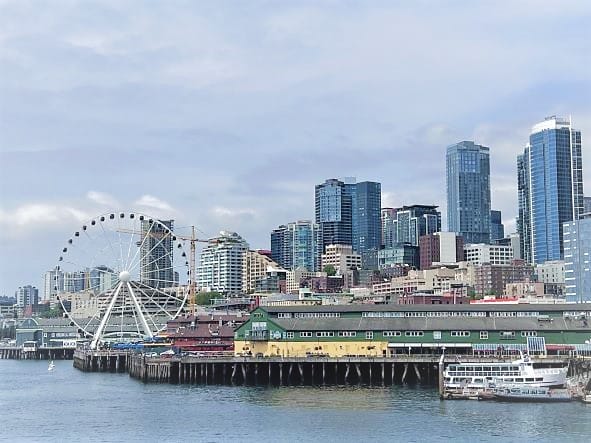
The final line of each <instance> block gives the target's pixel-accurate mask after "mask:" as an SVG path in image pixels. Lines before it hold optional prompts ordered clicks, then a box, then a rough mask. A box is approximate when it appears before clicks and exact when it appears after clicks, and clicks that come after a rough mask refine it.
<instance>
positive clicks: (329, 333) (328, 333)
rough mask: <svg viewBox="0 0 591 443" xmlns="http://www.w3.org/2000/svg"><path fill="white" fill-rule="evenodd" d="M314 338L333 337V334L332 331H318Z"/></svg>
mask: <svg viewBox="0 0 591 443" xmlns="http://www.w3.org/2000/svg"><path fill="white" fill-rule="evenodd" d="M316 337H334V332H332V331H320V332H317V333H316Z"/></svg>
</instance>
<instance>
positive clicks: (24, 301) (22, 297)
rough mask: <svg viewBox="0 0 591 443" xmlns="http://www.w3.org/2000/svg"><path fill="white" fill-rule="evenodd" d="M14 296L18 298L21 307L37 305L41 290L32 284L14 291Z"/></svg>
mask: <svg viewBox="0 0 591 443" xmlns="http://www.w3.org/2000/svg"><path fill="white" fill-rule="evenodd" d="M14 297H15V298H16V304H17V305H18V307H20V308H24V307H25V306H31V305H36V304H37V303H39V290H38V289H37V288H36V287H35V286H31V285H26V286H21V287H20V288H18V289H17V290H16V292H15V293H14Z"/></svg>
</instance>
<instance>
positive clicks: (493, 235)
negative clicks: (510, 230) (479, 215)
mask: <svg viewBox="0 0 591 443" xmlns="http://www.w3.org/2000/svg"><path fill="white" fill-rule="evenodd" d="M502 238H505V226H504V225H503V220H502V216H501V211H495V210H492V211H490V240H491V241H493V240H501V239H502Z"/></svg>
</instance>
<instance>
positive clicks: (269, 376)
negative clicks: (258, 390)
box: [74, 349, 591, 386]
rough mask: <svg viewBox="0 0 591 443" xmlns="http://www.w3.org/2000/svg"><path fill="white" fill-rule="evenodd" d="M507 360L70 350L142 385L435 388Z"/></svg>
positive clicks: (583, 363) (96, 367)
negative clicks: (453, 370)
mask: <svg viewBox="0 0 591 443" xmlns="http://www.w3.org/2000/svg"><path fill="white" fill-rule="evenodd" d="M459 361H461V362H473V363H482V364H486V363H493V362H496V363H498V362H510V361H511V359H510V358H490V357H468V356H453V355H449V356H446V358H445V361H444V362H441V356H437V355H433V356H425V355H399V356H396V357H394V358H392V357H384V358H381V357H374V358H372V357H346V358H331V357H323V356H311V357H302V358H294V357H292V358H282V357H237V356H234V355H231V354H229V355H215V356H201V357H197V356H178V355H175V356H154V357H152V356H148V355H146V354H142V353H137V352H133V351H114V350H102V351H93V350H81V349H80V350H76V352H75V354H74V367H76V368H78V369H80V370H82V371H85V372H127V373H129V375H130V377H132V378H135V379H137V380H140V381H142V382H144V383H149V382H155V383H172V384H222V385H272V386H297V385H368V386H391V385H394V384H405V383H411V384H415V383H418V384H426V385H433V386H437V385H438V383H439V382H440V380H441V375H440V371H442V368H443V365H445V364H450V363H454V362H459ZM533 362H534V364H536V365H537V366H540V367H550V366H565V365H567V364H569V365H570V368H571V373H572V375H580V376H581V377H583V378H588V377H589V373H590V371H591V361H588V360H573V359H568V358H566V357H558V356H556V357H544V358H534V359H533Z"/></svg>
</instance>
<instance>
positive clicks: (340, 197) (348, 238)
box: [315, 179, 355, 252]
mask: <svg viewBox="0 0 591 443" xmlns="http://www.w3.org/2000/svg"><path fill="white" fill-rule="evenodd" d="M354 190H355V187H353V186H351V185H350V184H347V186H346V185H345V183H344V182H342V181H340V180H337V179H329V180H326V181H325V182H324V183H323V184H321V185H316V190H315V198H316V207H315V212H316V218H315V221H316V223H317V224H318V225H319V226H320V233H321V234H320V235H321V245H322V247H321V250H322V252H324V250H325V248H326V246H328V245H331V244H340V245H353V194H354Z"/></svg>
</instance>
